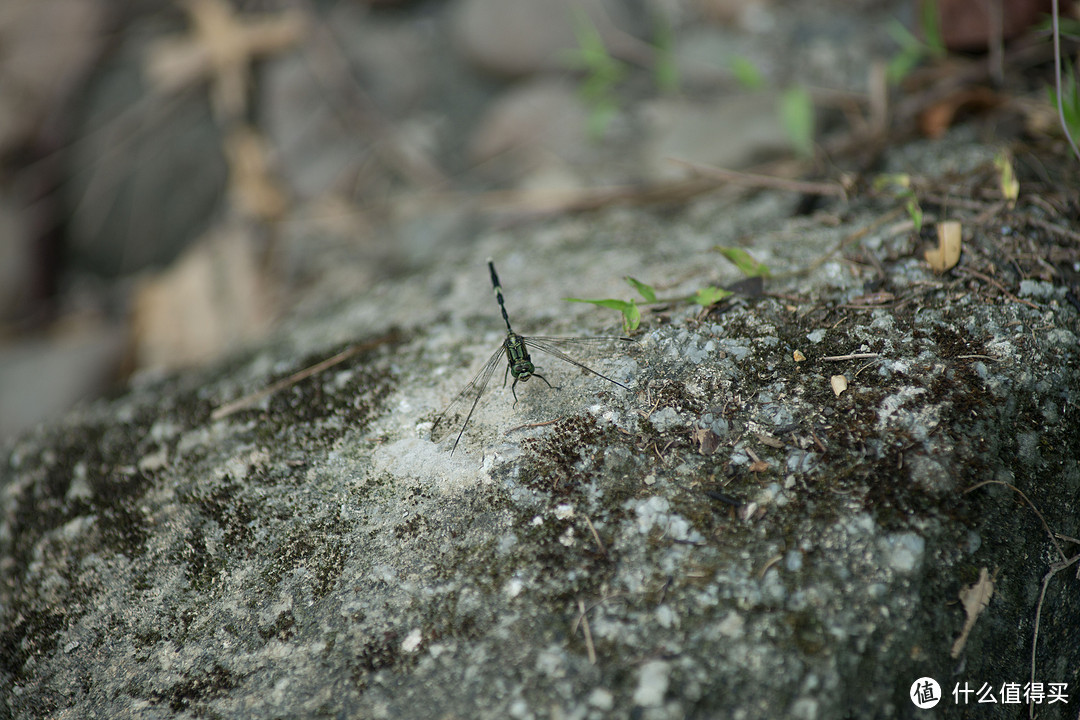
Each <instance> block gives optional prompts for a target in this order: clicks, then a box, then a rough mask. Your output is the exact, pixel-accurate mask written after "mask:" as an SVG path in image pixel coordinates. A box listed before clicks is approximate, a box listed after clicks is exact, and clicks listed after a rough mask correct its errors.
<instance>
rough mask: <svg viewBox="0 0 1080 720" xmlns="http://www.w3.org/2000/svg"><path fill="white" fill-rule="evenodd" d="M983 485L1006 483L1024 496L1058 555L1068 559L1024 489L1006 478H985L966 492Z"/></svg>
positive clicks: (1062, 558) (1005, 484) (1006, 485)
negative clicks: (1008, 481)
mask: <svg viewBox="0 0 1080 720" xmlns="http://www.w3.org/2000/svg"><path fill="white" fill-rule="evenodd" d="M983 485H1004V486H1005V487H1007V488H1009V489H1010V490H1012V491H1014V492H1015V493H1017V494H1018V495H1019V496H1020V497H1022V498H1024V502H1026V503H1027V504H1028V505H1029V506H1030V507H1031V509H1032V510H1034V511H1035V514H1036V515H1038V516H1039V522H1041V523H1042V526H1043V530H1045V531H1046V534H1047V535H1048V536H1049V537H1050V542H1052V543H1053V544H1054V549H1056V550H1057V551H1058V556H1059V557H1060V558H1061V560H1062V562H1064V561H1065V560H1066V559H1068V556H1067V555H1066V554H1065V551H1064V550H1062V549H1061V546H1060V545H1058V541H1057V538H1055V537H1054V533H1053V532H1052V531H1051V530H1050V526H1049V525H1047V524H1046V518H1044V517H1043V514H1042V513H1041V512H1039V508H1037V507H1035V503H1033V502H1031V500H1030V499H1029V498H1028V496H1027V495H1025V494H1024V491H1023V490H1021V489H1020V488H1018V487H1016V486H1015V485H1013V484H1011V483H1007V482H1005V481H1004V480H983V481H982V482H980V483H975V484H974V485H972V486H971V487H969V488H968V489H966V490H964V494H965V495H967V494H968V493H969V492H971V491H972V490H977V489H979V488H981V487H982V486H983Z"/></svg>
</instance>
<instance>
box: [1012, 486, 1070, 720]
mask: <svg viewBox="0 0 1080 720" xmlns="http://www.w3.org/2000/svg"><path fill="white" fill-rule="evenodd" d="M1021 494H1022V493H1021ZM1036 512H1038V511H1037V510H1036ZM1077 560H1080V554H1078V555H1073V556H1072V557H1071V558H1069V559H1068V560H1063V561H1061V562H1059V563H1054V564H1052V565H1051V566H1050V570H1049V571H1047V573H1046V574H1045V575H1043V579H1042V589H1041V590H1039V602H1038V604H1037V605H1036V606H1035V633H1034V635H1033V636H1032V638H1031V682H1032V683H1034V682H1035V654H1036V651H1037V650H1038V646H1039V621H1040V620H1042V607H1043V600H1044V599H1045V598H1046V588H1047V587H1049V586H1050V580H1052V579H1053V577H1054V576H1055V575H1057V574H1058V573H1059V572H1061V571H1062V570H1064V569H1065V568H1067V567H1069V566H1070V565H1073V564H1075V563H1076V561H1077ZM1028 707H1029V708H1030V712H1029V713H1028V717H1030V718H1034V717H1035V705H1034V704H1033V703H1032V704H1030V705H1028Z"/></svg>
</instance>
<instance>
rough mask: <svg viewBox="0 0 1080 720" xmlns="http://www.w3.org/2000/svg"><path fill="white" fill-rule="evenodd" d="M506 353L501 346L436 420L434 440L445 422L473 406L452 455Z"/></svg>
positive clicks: (451, 452) (433, 431)
mask: <svg viewBox="0 0 1080 720" xmlns="http://www.w3.org/2000/svg"><path fill="white" fill-rule="evenodd" d="M505 357H506V352H505V351H504V350H503V346H502V345H500V346H499V349H498V350H496V351H495V353H494V354H493V355H492V356H491V358H490V359H489V360H488V361H487V364H486V365H484V367H482V368H480V372H478V373H476V377H474V378H473V379H472V381H471V382H469V384H468V385H466V386H465V388H464V389H463V390H462V391H461V392H460V393H458V395H457V397H455V398H454V399H453V400H451V401H450V404H449V405H447V406H446V409H445V410H443V411H442V413H440V414H439V417H437V418H436V419H435V424H434V425H432V426H431V435H432V438H433V439H434V436H435V430H436V428H438V427H439V425H441V424H442V422H443V421H444V420H447V421H449V420H450V419H451V418H453V417H454V414H455V413H457V412H459V411H460V410H461V409H462V408H464V407H465V405H466V404H468V403H469V401H470V400H471V401H472V404H471V405H469V414H468V415H466V416H465V422H463V423H462V424H461V430H459V431H458V434H457V439H456V440H454V447H452V448H451V449H450V454H451V455H453V454H454V450H457V446H458V443H459V442H461V436H462V435H463V434H464V433H465V426H466V425H468V424H469V420H470V419H472V415H473V411H474V410H476V404H477V403H478V402H480V396H481V395H483V394H484V389H485V388H487V384H488V380H490V379H491V373H493V372H495V368H497V367H498V366H499V361H500V360H505Z"/></svg>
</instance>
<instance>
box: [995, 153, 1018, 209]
mask: <svg viewBox="0 0 1080 720" xmlns="http://www.w3.org/2000/svg"><path fill="white" fill-rule="evenodd" d="M994 167H996V168H997V170H998V174H999V175H998V185H999V186H1000V187H1001V195H1002V196H1003V197H1004V198H1005V199H1006V200H1008V201H1009V202H1016V198H1017V197H1019V196H1020V181H1019V180H1017V179H1016V173H1015V172H1014V171H1013V166H1012V161H1011V160H1009V156H1008V155H1007V154H1006V153H1005V152H1004V151H1002V150H999V151H998V153H997V155H995V156H994Z"/></svg>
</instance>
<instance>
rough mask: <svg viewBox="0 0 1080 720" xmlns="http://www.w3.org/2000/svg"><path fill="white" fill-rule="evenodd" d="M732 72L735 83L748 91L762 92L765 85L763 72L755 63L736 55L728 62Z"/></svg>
mask: <svg viewBox="0 0 1080 720" xmlns="http://www.w3.org/2000/svg"><path fill="white" fill-rule="evenodd" d="M728 65H729V66H730V67H731V72H732V74H733V75H734V76H735V82H737V83H739V85H741V86H742V87H743V88H744V89H746V90H760V89H761V88H762V87H763V86H764V85H765V80H764V79H763V78H762V77H761V72H760V71H759V70H758V69H757V66H756V65H754V63H752V62H750V60H748V59H747V58H745V57H743V56H741V55H736V56H734V57H732V58H731V60H729V61H728Z"/></svg>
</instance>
